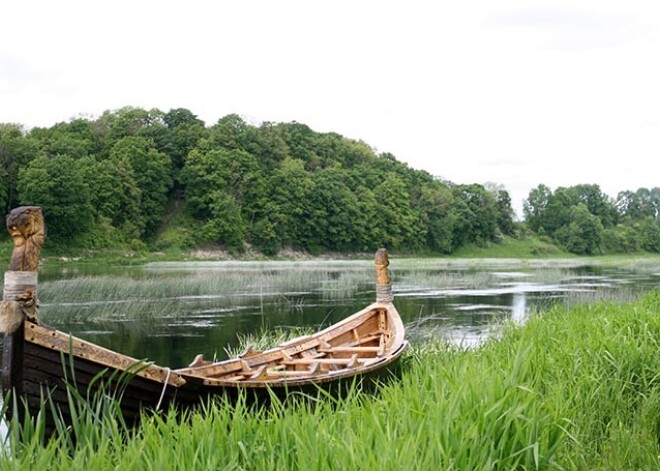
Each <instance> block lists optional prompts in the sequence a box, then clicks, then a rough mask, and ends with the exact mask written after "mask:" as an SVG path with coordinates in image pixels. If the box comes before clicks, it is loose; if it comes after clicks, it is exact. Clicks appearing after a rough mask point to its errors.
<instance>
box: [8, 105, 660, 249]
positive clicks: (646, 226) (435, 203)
mask: <svg viewBox="0 0 660 471" xmlns="http://www.w3.org/2000/svg"><path fill="white" fill-rule="evenodd" d="M0 160H1V161H2V163H3V166H2V169H0V209H2V210H3V211H4V212H5V213H6V212H7V211H8V210H9V209H10V208H11V207H15V206H17V205H19V204H37V205H41V206H44V208H45V210H46V211H45V213H46V219H47V223H48V225H49V233H50V235H51V237H52V238H54V239H55V240H56V241H59V242H61V243H63V244H74V245H81V246H90V247H92V246H93V247H103V246H113V245H119V246H121V245H122V244H124V245H125V244H129V243H130V244H132V245H136V244H137V246H139V245H141V244H142V243H154V246H155V247H159V248H163V247H167V244H169V243H185V244H187V245H190V244H215V245H218V246H222V247H225V248H227V249H230V250H235V251H242V250H244V249H245V248H246V247H249V246H252V247H254V248H256V249H258V250H261V251H262V252H264V253H266V254H269V255H272V254H276V253H277V252H278V251H279V250H281V249H282V248H284V247H292V248H296V249H302V250H307V251H310V252H315V253H316V252H322V251H341V252H349V251H371V250H374V249H376V248H378V247H379V246H382V245H385V246H388V247H390V248H392V249H405V250H414V251H428V252H435V253H451V252H453V251H454V250H456V249H457V248H458V247H460V246H462V245H465V244H478V245H485V244H489V243H497V242H499V241H500V240H502V237H503V235H515V234H518V233H520V231H519V230H518V224H517V223H515V222H514V219H513V210H512V208H511V198H510V196H509V194H508V192H507V191H506V190H505V189H504V188H502V187H501V186H498V185H496V184H487V185H486V186H483V185H479V184H463V185H455V184H452V183H450V182H445V181H441V180H439V179H437V178H434V177H433V176H431V175H430V174H428V173H427V172H424V171H421V170H415V169H411V168H409V167H408V166H407V165H406V164H405V163H403V162H400V161H398V160H397V159H396V158H395V157H394V156H393V155H391V154H388V153H383V154H376V153H375V152H374V150H373V149H372V148H371V147H369V146H368V145H367V144H365V143H364V142H362V141H355V140H351V139H347V138H345V137H343V136H341V135H339V134H336V133H318V132H315V131H313V130H312V129H310V128H309V127H308V126H306V125H304V124H301V123H296V122H293V123H263V124H261V125H259V126H253V125H251V124H249V123H247V122H246V121H245V120H244V119H243V118H241V117H240V116H238V115H228V116H225V117H223V118H221V119H219V120H218V121H217V122H216V123H215V124H214V125H212V126H210V127H207V126H206V124H205V123H204V122H203V121H202V120H200V119H199V118H198V117H197V116H195V115H194V114H193V113H192V112H191V111H189V110H187V109H184V108H177V109H173V110H170V111H168V112H162V111H160V110H158V109H152V110H144V109H140V108H132V107H126V108H121V109H119V110H115V111H106V112H105V113H103V114H102V115H101V116H100V117H98V118H82V117H81V118H76V119H73V120H71V121H69V122H66V123H58V124H56V125H54V126H52V127H50V128H35V129H31V130H29V131H25V130H24V129H23V128H22V127H21V126H18V125H14V124H0ZM174 209H176V210H174ZM659 212H660V189H658V188H653V189H650V190H648V189H643V188H640V189H639V190H637V191H635V192H632V191H625V192H622V193H620V194H619V195H618V197H617V199H616V201H612V200H611V199H610V198H609V197H608V196H607V195H605V194H604V193H603V192H602V191H601V190H600V188H599V187H598V186H597V185H576V186H574V187H569V188H558V189H556V190H554V191H552V190H551V189H550V188H548V187H547V186H545V185H539V186H538V187H537V188H535V189H533V190H532V191H531V192H530V194H529V198H528V199H527V200H526V201H525V203H524V214H525V222H526V226H527V227H528V228H529V229H530V230H531V231H533V232H535V233H537V234H540V235H545V236H548V237H550V238H552V239H554V240H555V241H556V242H557V243H560V244H562V245H563V246H564V247H566V248H567V249H568V250H570V251H572V252H575V253H580V254H595V253H600V252H602V251H628V252H630V251H635V250H640V249H642V250H651V251H659V250H660V227H659V226H658V215H659ZM177 224H178V225H179V226H177ZM184 225H185V227H184ZM173 227H174V228H178V229H179V230H180V232H181V233H185V234H186V236H185V237H172V236H171V234H172V233H173V229H172V228H173ZM168 228H169V229H168ZM164 229H168V230H167V231H166V233H167V234H168V236H167V237H163V238H162V239H161V240H159V237H161V234H163V230H164Z"/></svg>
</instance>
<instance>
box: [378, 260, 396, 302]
mask: <svg viewBox="0 0 660 471" xmlns="http://www.w3.org/2000/svg"><path fill="white" fill-rule="evenodd" d="M375 262H376V301H378V302H382V303H391V302H392V301H393V300H394V295H393V294H392V283H391V281H390V270H389V269H388V268H387V267H388V266H389V264H390V260H389V257H388V255H387V250H386V249H379V250H378V252H376V256H375Z"/></svg>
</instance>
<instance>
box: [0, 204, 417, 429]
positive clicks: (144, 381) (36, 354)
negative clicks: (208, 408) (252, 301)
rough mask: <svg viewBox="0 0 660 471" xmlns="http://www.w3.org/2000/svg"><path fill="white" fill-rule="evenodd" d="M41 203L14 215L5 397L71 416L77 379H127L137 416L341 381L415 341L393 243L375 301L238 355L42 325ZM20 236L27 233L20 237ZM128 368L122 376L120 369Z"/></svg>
mask: <svg viewBox="0 0 660 471" xmlns="http://www.w3.org/2000/svg"><path fill="white" fill-rule="evenodd" d="M39 218H42V215H41V210H40V208H35V207H22V208H17V209H15V210H14V211H12V213H11V214H10V216H8V218H7V221H8V222H7V224H8V227H9V230H10V233H12V236H13V237H14V240H15V242H17V243H16V248H15V249H14V254H13V255H12V263H11V265H10V270H9V271H7V272H6V273H5V287H4V300H3V301H2V305H1V306H0V328H1V329H3V331H4V332H5V337H4V344H3V362H2V387H3V392H4V393H5V397H7V393H12V394H14V395H16V397H22V398H23V399H24V400H25V402H26V404H27V405H28V411H29V413H31V414H36V413H37V411H38V410H39V408H40V407H43V405H44V401H45V400H46V396H48V397H49V399H48V404H50V405H54V406H55V407H57V408H58V409H59V410H60V411H61V413H62V415H63V417H64V418H65V420H66V419H67V418H68V413H69V412H68V408H69V403H68V394H67V384H68V385H69V387H74V388H76V390H77V391H79V392H81V393H82V395H83V396H85V394H86V393H87V391H88V389H89V388H90V387H91V388H92V389H94V388H98V386H99V384H101V382H100V381H98V379H99V378H100V377H102V378H104V379H105V381H106V384H110V385H112V386H113V387H120V388H121V395H120V396H118V398H119V399H120V404H121V409H122V413H123V414H124V417H125V418H126V419H127V420H129V421H131V420H137V419H138V418H139V416H140V412H141V410H142V409H144V408H151V409H159V408H166V407H169V406H170V405H175V406H177V407H185V406H190V405H193V404H197V403H199V402H200V400H204V399H205V398H208V397H209V396H213V395H218V394H236V393H238V392H239V391H249V392H251V393H257V395H259V394H262V395H269V394H271V393H273V392H274V393H275V394H278V395H286V394H289V393H291V392H292V391H297V390H314V389H316V388H319V387H328V386H332V385H336V384H339V383H341V382H342V381H346V380H350V381H353V380H355V379H356V378H364V377H372V376H373V375H379V374H381V373H383V372H385V371H388V369H389V368H390V367H391V366H392V365H393V364H394V363H395V362H396V361H397V360H398V359H399V357H400V356H401V354H402V352H403V351H404V349H405V347H406V345H407V342H406V340H405V338H404V337H405V332H404V326H403V323H402V321H401V318H400V316H399V314H398V312H397V310H396V308H395V307H394V304H393V296H392V289H391V284H390V278H389V271H388V268H387V267H388V264H389V261H388V257H387V252H386V251H385V250H384V249H381V250H379V251H378V252H377V254H376V272H377V299H376V302H375V303H373V304H371V305H369V306H367V307H366V308H364V309H363V310H361V311H359V312H357V313H355V314H353V315H352V316H350V317H348V318H346V319H344V320H342V321H340V322H338V323H337V324H334V325H332V326H331V327H328V328H326V329H324V330H321V331H320V332H317V333H315V334H313V335H309V336H304V337H300V338H297V339H295V340H291V341H289V342H286V343H284V344H281V345H278V346H276V347H274V348H272V349H270V350H267V351H264V352H257V351H254V350H252V349H250V348H248V350H246V351H245V352H244V353H243V354H242V355H240V356H238V357H237V358H233V359H229V360H225V361H219V362H209V361H205V360H204V359H203V358H202V357H201V355H198V357H197V358H195V359H194V361H193V362H192V363H191V364H190V365H189V366H187V367H185V368H180V369H171V368H169V367H161V366H158V365H155V364H152V363H149V362H145V361H140V360H137V359H135V358H131V357H129V356H126V355H123V354H121V353H118V352H114V351H111V350H108V349H106V348H103V347H101V346H98V345H95V344H93V343H91V342H87V341H85V340H83V339H80V338H77V337H74V336H71V335H69V334H66V333H64V332H61V331H58V330H56V329H53V328H50V327H48V326H46V325H42V324H41V323H40V322H39V318H38V311H37V308H36V307H37V298H36V268H37V266H38V259H39V255H38V254H37V255H36V256H35V254H34V253H28V251H29V250H37V249H38V250H40V247H41V245H40V243H43V234H40V233H39V231H40V230H43V221H41V222H40V221H39ZM17 239H19V240H17ZM120 378H121V379H120Z"/></svg>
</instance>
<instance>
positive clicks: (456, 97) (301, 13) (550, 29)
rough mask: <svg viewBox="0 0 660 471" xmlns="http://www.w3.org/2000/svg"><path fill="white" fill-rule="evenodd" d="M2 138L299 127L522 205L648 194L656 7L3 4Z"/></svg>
mask: <svg viewBox="0 0 660 471" xmlns="http://www.w3.org/2000/svg"><path fill="white" fill-rule="evenodd" d="M2 19H3V21H2V27H0V122H14V123H20V124H23V125H24V126H25V127H26V128H30V127H33V126H52V125H53V124H55V123H57V122H61V121H67V120H69V119H71V118H72V117H76V116H79V115H88V116H92V117H94V116H98V115H100V114H101V113H102V112H103V111H105V110H114V109H117V108H120V107H123V106H134V107H141V108H147V109H150V108H154V107H155V108H159V109H161V110H163V111H168V110H170V109H172V108H179V107H182V108H187V109H189V110H190V111H192V112H193V113H195V114H197V115H198V116H199V117H200V118H201V119H203V120H204V121H205V122H206V124H207V125H212V124H214V123H215V122H216V121H217V120H218V119H219V118H221V117H223V116H225V115H227V114H230V113H237V114H239V115H241V116H243V117H244V118H245V119H246V120H247V121H248V122H250V123H252V124H259V123H260V122H262V121H274V122H289V121H298V122H300V123H305V124H307V125H309V126H310V127H311V128H312V129H314V130H316V131H319V132H329V131H333V132H337V133H340V134H342V135H344V136H346V137H349V138H353V139H361V140H363V141H365V142H366V143H367V144H369V145H371V146H372V147H374V148H375V149H376V150H377V151H378V152H391V153H393V154H394V155H395V156H396V157H397V159H398V160H401V161H404V162H407V163H408V164H409V165H410V166H411V167H414V168H418V169H424V170H427V171H428V172H430V173H431V174H433V175H437V176H441V177H443V178H446V179H448V180H451V181H453V182H456V183H485V182H495V183H499V184H502V185H504V187H505V188H506V189H507V190H508V191H509V192H510V194H511V197H512V201H513V206H514V208H515V209H516V210H517V212H518V213H519V214H520V208H521V207H522V200H523V199H524V198H525V197H527V195H528V193H529V190H530V189H531V188H534V187H536V186H537V185H538V184H540V183H544V184H546V185H548V186H550V187H551V188H552V189H553V190H554V189H556V188H557V187H558V186H570V185H575V184H579V183H596V184H599V185H600V187H601V188H602V189H603V191H605V192H606V193H608V194H610V195H611V196H613V197H614V196H616V194H617V193H618V192H619V191H621V190H636V189H637V188H639V187H647V188H651V187H654V186H660V181H659V180H660V177H659V175H660V173H659V172H658V169H659V168H660V166H659V165H658V157H659V156H660V2H658V1H651V0H649V1H636V0H625V1H623V0H621V1H616V2H613V1H603V0H599V1H578V0H573V1H566V2H563V1H558V0H552V1H530V0H528V1H513V0H505V1H497V0H490V1H489V0H483V1H469V0H461V1H435V2H434V1H416V0H406V1H400V2H390V1H384V0H380V1H359V0H352V1H343V0H333V1H313V0H305V1H288V0H277V1H276V0H255V1H250V0H240V1H232V2H226V1H221V0H216V1H195V0H188V1H186V2H184V1H181V0H179V1H176V2H172V1H165V0H160V1H144V0H130V1H125V0H113V1H89V0H85V1H70V0H59V1H52V0H50V1H31V0H20V1H11V2H3V6H2Z"/></svg>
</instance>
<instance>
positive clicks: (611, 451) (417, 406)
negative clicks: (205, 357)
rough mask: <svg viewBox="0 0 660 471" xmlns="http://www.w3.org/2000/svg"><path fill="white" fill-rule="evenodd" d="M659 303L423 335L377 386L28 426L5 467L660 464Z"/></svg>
mask: <svg viewBox="0 0 660 471" xmlns="http://www.w3.org/2000/svg"><path fill="white" fill-rule="evenodd" d="M659 313H660V292H655V293H652V294H650V295H647V296H645V297H644V298H643V299H640V300H638V301H635V302H632V303H626V304H616V303H597V304H592V305H583V306H578V307H574V308H571V309H566V308H561V307H557V308H555V309H553V310H551V311H549V312H547V313H544V314H542V315H537V316H535V317H534V318H533V319H532V320H530V322H529V323H528V324H527V325H525V326H524V327H521V328H517V327H513V326H512V327H511V328H510V329H507V330H506V331H505V332H504V333H503V334H502V336H501V337H500V338H499V339H497V340H492V341H490V342H488V343H486V344H485V345H484V346H482V347H480V348H478V349H475V350H459V349H456V348H455V347H451V346H448V345H444V344H441V343H431V344H423V345H417V346H413V348H412V349H410V350H409V352H408V354H407V355H406V357H405V360H404V362H403V365H402V366H403V367H402V373H401V378H400V379H399V380H396V381H392V382H389V383H388V384H385V385H382V386H381V387H380V388H379V390H378V391H377V392H376V393H362V392H360V391H359V390H358V389H355V390H354V391H353V392H352V393H351V394H349V395H348V397H345V398H342V399H333V398H331V397H326V396H323V395H321V396H319V397H318V398H316V399H314V400H306V401H300V402H297V403H296V402H295V401H294V402H293V403H287V404H286V405H282V404H279V403H275V404H274V405H273V406H271V407H270V408H262V409H257V410H255V409H251V408H249V407H248V406H246V405H245V404H244V403H243V402H241V401H239V402H238V403H236V404H229V403H224V402H221V401H218V402H215V403H211V404H209V405H207V406H206V407H204V408H203V410H200V411H196V412H191V413H189V414H185V416H184V417H177V416H176V415H175V414H174V413H172V412H170V413H169V414H164V415H155V416H149V417H145V418H144V421H143V424H142V425H141V426H140V427H139V428H137V429H135V430H132V431H126V430H122V427H121V425H120V424H118V423H117V421H116V420H114V419H113V418H112V417H108V416H107V415H104V416H102V417H101V418H98V420H97V418H95V417H96V416H94V417H92V419H90V418H89V417H88V418H87V421H88V422H87V426H85V427H78V430H77V431H75V430H74V431H72V432H71V433H70V434H64V435H61V436H60V437H59V438H56V439H52V440H50V441H48V442H47V443H45V444H44V443H41V442H40V441H39V440H38V439H36V438H30V433H24V435H23V438H22V439H20V440H19V438H18V434H17V432H16V430H15V434H14V436H13V441H12V442H11V443H10V444H9V445H8V446H7V447H6V448H5V454H4V456H2V458H1V459H0V468H1V469H3V470H9V469H17V470H18V469H21V470H24V469H66V470H72V469H85V470H89V469H94V470H105V469H131V470H136V469H137V470H139V469H161V470H162V469H191V470H198V469H199V470H210V469H255V470H263V469H272V470H290V469H305V470H315V469H382V470H388V469H392V470H401V469H429V470H436V469H457V470H473V469H500V470H502V469H584V470H592V469H606V470H607V469H611V470H623V469H658V467H660V458H659V453H660V448H659V445H658V440H659V439H660V355H659V354H658V351H659V345H658V344H659V342H660V315H659ZM81 420H82V419H81ZM90 424H91V426H89V425H90ZM11 426H12V427H15V428H21V427H19V426H18V424H11ZM22 429H23V430H25V427H23V428H22ZM73 438H75V439H73Z"/></svg>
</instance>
